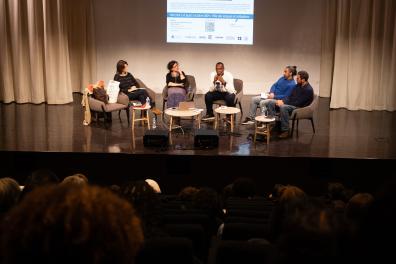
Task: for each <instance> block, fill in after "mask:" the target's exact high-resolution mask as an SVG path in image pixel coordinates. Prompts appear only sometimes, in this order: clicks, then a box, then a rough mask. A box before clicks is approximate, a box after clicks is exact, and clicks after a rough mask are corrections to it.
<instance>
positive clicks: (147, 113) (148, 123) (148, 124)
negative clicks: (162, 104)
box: [146, 110, 150, 130]
mask: <svg viewBox="0 0 396 264" xmlns="http://www.w3.org/2000/svg"><path fill="white" fill-rule="evenodd" d="M146 117H147V128H148V129H149V130H150V116H149V110H146Z"/></svg>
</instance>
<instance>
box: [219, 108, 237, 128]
mask: <svg viewBox="0 0 396 264" xmlns="http://www.w3.org/2000/svg"><path fill="white" fill-rule="evenodd" d="M214 111H215V124H214V128H215V129H217V123H218V122H219V119H220V115H222V114H223V115H231V121H230V124H231V132H234V122H235V118H234V116H235V115H236V114H238V113H240V112H241V110H239V109H238V108H236V107H229V106H220V107H218V108H216V109H215V110H214Z"/></svg>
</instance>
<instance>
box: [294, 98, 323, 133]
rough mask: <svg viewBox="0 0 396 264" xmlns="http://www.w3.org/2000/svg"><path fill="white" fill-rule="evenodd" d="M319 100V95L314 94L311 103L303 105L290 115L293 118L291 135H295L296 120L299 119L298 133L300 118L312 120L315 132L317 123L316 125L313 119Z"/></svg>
mask: <svg viewBox="0 0 396 264" xmlns="http://www.w3.org/2000/svg"><path fill="white" fill-rule="evenodd" d="M318 101H319V97H318V95H316V94H314V97H313V100H312V102H311V104H310V105H308V106H305V107H301V108H297V109H295V110H294V111H293V112H292V113H291V116H290V119H291V120H292V130H291V136H293V132H294V123H295V121H297V128H296V129H297V134H298V121H299V120H300V119H309V120H311V125H312V130H313V133H314V134H315V125H314V121H313V114H314V112H315V110H316V108H317V106H318Z"/></svg>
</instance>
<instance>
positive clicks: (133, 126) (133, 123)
mask: <svg viewBox="0 0 396 264" xmlns="http://www.w3.org/2000/svg"><path fill="white" fill-rule="evenodd" d="M134 128H135V109H132V129H134Z"/></svg>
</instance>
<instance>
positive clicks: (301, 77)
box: [267, 71, 314, 138]
mask: <svg viewBox="0 0 396 264" xmlns="http://www.w3.org/2000/svg"><path fill="white" fill-rule="evenodd" d="M308 79H309V74H308V72H306V71H299V72H298V73H297V85H296V86H295V88H294V89H293V91H292V93H291V94H290V96H288V97H286V98H284V99H283V100H271V101H269V102H268V104H267V108H268V114H269V115H270V116H274V115H275V112H276V111H279V113H280V121H281V133H280V134H279V138H287V137H288V136H289V116H290V114H291V113H292V112H293V110H294V109H297V108H300V107H305V106H308V105H309V104H311V103H312V100H313V94H314V92H313V89H312V86H311V85H310V84H309V82H308Z"/></svg>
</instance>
